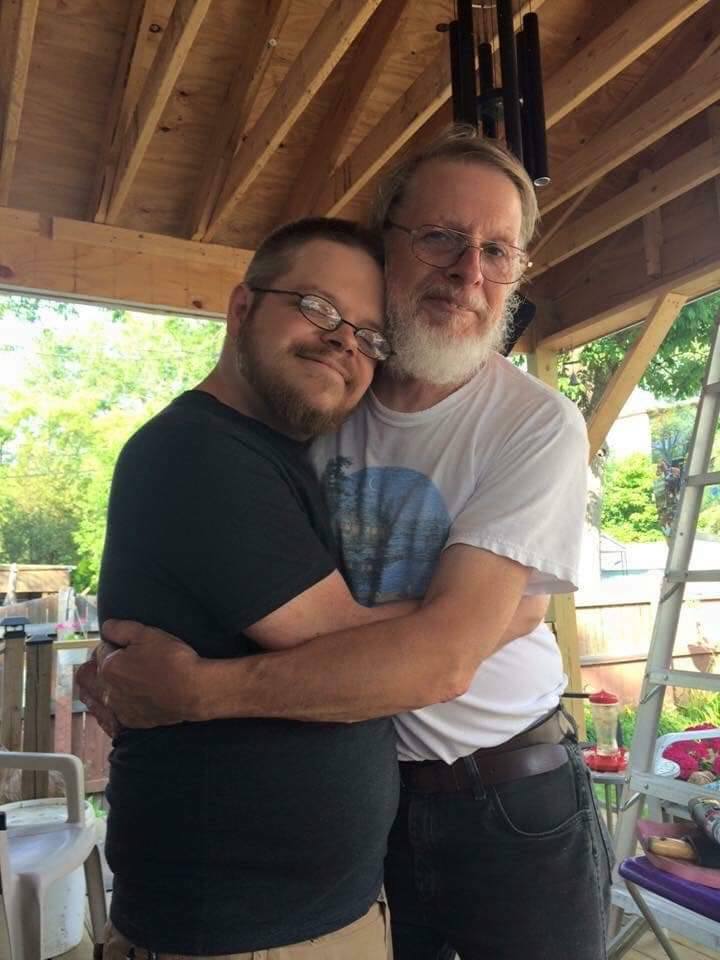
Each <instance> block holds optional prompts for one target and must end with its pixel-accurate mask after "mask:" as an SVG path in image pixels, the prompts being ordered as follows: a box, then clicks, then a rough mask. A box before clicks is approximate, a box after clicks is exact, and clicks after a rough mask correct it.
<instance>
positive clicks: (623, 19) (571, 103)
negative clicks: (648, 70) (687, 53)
mask: <svg viewBox="0 0 720 960" xmlns="http://www.w3.org/2000/svg"><path fill="white" fill-rule="evenodd" d="M706 3H707V0H640V2H638V3H635V4H633V6H631V7H630V8H629V9H628V10H626V11H625V13H624V14H623V15H622V16H620V17H618V18H617V20H615V21H614V22H613V23H612V24H611V25H610V26H609V27H608V28H607V29H606V30H603V31H602V33H599V34H598V35H597V36H596V37H595V38H594V39H593V40H591V41H590V43H588V44H587V45H586V46H585V47H584V48H583V49H582V50H581V51H580V53H578V54H577V55H576V56H574V57H573V58H572V59H571V60H569V61H568V62H567V63H566V64H565V65H564V66H563V67H561V68H560V69H559V70H558V71H557V72H556V73H555V74H553V76H552V77H551V78H550V80H549V81H548V84H547V92H546V94H545V117H546V122H547V126H548V127H552V126H554V125H555V124H556V123H559V122H560V120H562V119H563V118H564V117H566V116H567V115H568V114H569V113H571V112H572V111H573V110H575V109H576V108H577V107H578V106H579V105H580V104H581V103H583V102H584V101H585V100H587V99H588V98H589V97H590V96H592V94H593V93H595V91H596V90H599V89H600V87H602V86H603V85H604V84H606V83H608V82H609V81H610V80H612V78H613V77H615V76H617V75H618V74H619V73H621V72H622V71H623V70H624V69H625V68H626V67H627V66H629V65H630V64H631V63H633V62H634V61H635V60H637V59H638V57H641V56H642V55H643V54H644V53H646V52H647V51H648V50H649V49H650V48H651V47H653V46H655V44H656V43H658V42H659V41H660V40H662V39H663V38H664V37H666V36H667V35H668V34H669V33H672V31H673V30H675V28H676V27H678V26H679V25H680V24H681V23H683V21H685V20H687V19H688V17H691V16H692V15H693V14H694V13H696V12H697V11H698V10H700V9H701V7H703V6H704V5H705V4H706Z"/></svg>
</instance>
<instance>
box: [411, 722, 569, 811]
mask: <svg viewBox="0 0 720 960" xmlns="http://www.w3.org/2000/svg"><path fill="white" fill-rule="evenodd" d="M568 736H570V737H572V729H571V728H569V725H568V723H567V721H566V720H565V717H564V716H563V714H562V713H561V712H560V711H559V710H553V712H552V713H551V714H550V715H549V716H548V717H546V718H544V719H541V720H540V721H539V722H538V723H537V724H535V725H534V726H532V727H530V728H529V729H528V730H524V731H523V732H522V733H519V734H518V735H517V736H516V737H512V739H510V740H507V741H506V742H505V743H501V744H499V745H498V746H496V747H481V748H480V749H479V750H476V751H475V752H474V753H472V754H470V757H471V758H472V763H471V764H468V762H467V761H468V759H469V758H468V757H460V759H459V760H456V761H455V763H451V764H449V763H445V762H444V761H443V760H420V761H403V762H401V763H400V777H401V779H402V783H403V786H404V787H406V788H407V789H409V790H414V791H416V792H418V793H458V792H465V791H468V790H469V791H472V790H473V789H474V788H475V787H476V784H477V777H478V776H479V777H480V779H481V781H482V783H483V784H488V785H489V784H496V783H507V782H509V781H511V780H520V779H523V778H524V777H532V776H536V775H537V774H540V773H548V772H549V771H551V770H557V769H558V767H561V766H563V764H565V763H567V761H568V753H567V750H566V749H565V747H564V746H563V740H565V738H566V737H568Z"/></svg>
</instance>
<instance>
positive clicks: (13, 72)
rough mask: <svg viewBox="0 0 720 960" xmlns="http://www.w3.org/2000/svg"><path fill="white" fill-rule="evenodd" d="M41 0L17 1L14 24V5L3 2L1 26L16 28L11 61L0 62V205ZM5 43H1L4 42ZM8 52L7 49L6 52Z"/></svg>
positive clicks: (3, 201)
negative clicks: (17, 10)
mask: <svg viewBox="0 0 720 960" xmlns="http://www.w3.org/2000/svg"><path fill="white" fill-rule="evenodd" d="M39 5H40V0H20V10H19V13H18V15H17V20H16V21H15V22H14V23H13V18H12V14H13V12H14V11H13V10H12V7H13V4H12V3H8V4H6V10H5V11H4V15H3V20H2V23H3V26H4V27H8V28H9V27H10V26H14V27H15V35H14V44H13V49H12V52H11V57H12V59H11V61H10V62H9V63H3V64H0V73H3V74H4V77H3V79H2V81H0V90H2V100H3V103H2V104H0V109H2V111H3V117H2V118H0V121H1V122H2V140H0V204H3V205H7V203H8V200H9V197H10V185H11V183H12V174H13V167H14V166H15V154H16V153H17V146H18V141H19V139H20V121H21V119H22V112H23V106H24V105H25V89H26V87H27V79H28V73H29V70H30V57H31V54H32V43H33V36H34V34H35V24H36V22H37V15H38V7H39ZM3 46H4V44H3ZM5 52H8V51H5Z"/></svg>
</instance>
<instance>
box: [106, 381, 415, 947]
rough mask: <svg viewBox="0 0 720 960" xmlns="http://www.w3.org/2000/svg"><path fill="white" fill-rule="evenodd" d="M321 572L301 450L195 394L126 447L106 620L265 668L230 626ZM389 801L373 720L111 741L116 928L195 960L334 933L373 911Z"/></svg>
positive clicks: (312, 483)
mask: <svg viewBox="0 0 720 960" xmlns="http://www.w3.org/2000/svg"><path fill="white" fill-rule="evenodd" d="M335 567H336V562H335V555H334V545H333V541H332V535H331V533H330V529H329V525H328V522H327V518H326V511H325V507H324V505H323V503H322V500H321V496H320V492H319V488H318V486H317V483H316V480H315V477H314V475H313V473H312V470H311V468H310V466H309V464H308V462H307V461H306V458H305V449H304V447H303V446H302V445H301V444H299V443H296V442H294V441H292V440H290V439H288V438H287V437H285V436H283V435H281V434H278V433H276V432H275V431H273V430H271V429H269V428H268V427H266V426H264V425H263V424H261V423H259V422H258V421H255V420H251V419H249V418H247V417H243V416H241V415H240V414H238V413H237V412H236V411H234V410H232V409H231V408H229V407H226V406H224V405H223V404H221V403H219V402H218V401H216V400H215V399H214V398H213V397H211V396H210V395H208V394H205V393H202V392H199V391H191V392H189V393H186V394H183V395H182V396H181V397H179V398H178V399H177V400H176V401H174V402H173V403H172V404H171V405H170V406H169V407H167V408H166V409H165V410H164V411H162V412H161V413H160V414H159V415H158V416H156V417H155V418H154V419H153V420H151V421H150V422H149V423H148V424H146V425H145V426H144V427H142V428H141V429H140V430H139V431H138V433H136V434H135V436H134V437H132V438H131V439H130V441H129V442H128V443H127V445H126V446H125V448H124V449H123V451H122V453H121V455H120V458H119V460H118V464H117V467H116V470H115V476H114V479H113V487H112V493H111V497H110V506H109V513H108V533H107V540H106V544H105V553H104V556H103V564H102V570H101V575H100V590H99V593H100V615H101V618H102V619H105V618H107V617H122V618H130V619H135V620H140V621H142V622H144V623H147V624H151V625H154V626H158V627H161V628H162V629H164V630H167V631H169V632H171V633H174V634H176V635H177V636H179V637H181V638H182V639H184V640H186V641H187V642H188V643H190V644H191V645H192V646H193V647H194V648H195V649H196V650H197V652H198V653H200V654H201V655H202V656H205V657H217V658H223V657H236V656H246V655H255V654H259V655H262V653H261V652H260V651H259V649H258V648H257V647H256V646H255V644H253V642H252V641H251V640H250V639H249V638H247V637H246V636H244V634H243V630H244V629H245V628H246V627H247V626H248V625H250V624H252V623H255V622H256V621H257V620H259V619H260V618H262V617H263V616H265V615H267V614H268V613H270V612H271V611H273V610H275V609H277V608H278V607H280V606H282V605H283V604H284V603H286V602H288V601H289V600H290V599H292V597H294V596H296V595H297V594H299V593H301V592H302V591H303V590H306V589H308V588H309V587H311V586H312V585H313V584H315V583H317V582H318V581H319V580H321V579H323V578H324V577H326V576H327V575H328V574H329V573H331V572H332V570H334V569H335ZM361 680H362V678H358V682H361ZM397 790H398V784H397V764H396V756H395V741H394V734H393V730H392V727H391V723H390V721H388V720H376V721H371V722H367V723H358V724H324V723H323V724H321V723H296V722H292V721H283V720H223V721H214V722H212V723H197V724H181V725H179V726H174V727H162V728H157V729H154V730H136V731H125V732H123V733H122V734H120V736H119V737H117V739H116V740H115V742H114V749H113V752H112V754H111V771H110V783H109V787H108V798H109V802H110V806H111V811H110V817H109V823H108V841H107V854H108V860H109V862H110V865H111V867H112V869H113V871H114V872H115V887H114V893H113V902H112V907H111V917H112V920H113V923H114V924H115V926H116V927H117V928H118V929H119V930H120V931H121V932H122V933H123V934H125V936H127V937H128V938H130V939H131V940H133V941H134V942H135V943H136V944H138V945H139V946H143V947H147V948H149V949H152V950H156V951H159V952H167V953H184V954H195V955H197V954H205V955H213V954H224V953H239V952H243V951H251V950H259V949H263V948H269V947H276V946H281V945H284V944H287V943H296V942H298V941H302V940H306V939H310V938H312V937H318V936H321V935H322V934H324V933H328V932H330V931H332V930H336V929H339V928H340V927H342V926H345V925H346V924H348V923H351V922H352V921H353V920H355V919H357V918H358V917H360V916H362V915H363V914H364V913H365V912H366V911H367V910H368V909H369V907H370V905H371V904H372V903H373V901H374V900H375V899H376V898H377V895H378V892H379V888H380V885H381V882H382V867H383V857H384V854H385V846H386V838H387V833H388V831H389V828H390V825H391V823H392V819H393V816H394V813H395V809H396V805H397Z"/></svg>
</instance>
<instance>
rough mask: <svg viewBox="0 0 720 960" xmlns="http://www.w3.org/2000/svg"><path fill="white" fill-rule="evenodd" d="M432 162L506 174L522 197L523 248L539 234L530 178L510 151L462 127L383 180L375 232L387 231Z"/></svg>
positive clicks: (416, 153)
mask: <svg viewBox="0 0 720 960" xmlns="http://www.w3.org/2000/svg"><path fill="white" fill-rule="evenodd" d="M431 160H449V161H453V162H457V163H477V164H482V165H484V166H486V167H493V168H495V169H496V170H499V171H500V172H501V173H504V174H505V176H506V177H507V178H508V179H509V180H510V181H511V182H512V184H513V185H514V187H515V189H516V190H517V192H518V194H519V195H520V206H521V209H522V220H521V224H520V243H521V244H522V246H523V247H525V246H527V244H528V243H529V242H530V240H531V239H532V236H533V234H534V233H535V227H536V226H537V221H538V218H539V211H538V203H537V198H536V196H535V188H534V187H533V184H532V181H531V180H530V177H529V176H528V175H527V173H526V171H525V168H524V167H523V165H522V164H521V163H520V161H519V160H518V159H517V157H515V156H514V155H513V154H512V153H510V151H509V150H506V149H505V148H504V147H501V146H499V145H498V144H496V143H494V142H493V141H492V140H484V139H483V138H482V137H481V136H479V135H478V134H477V133H476V132H475V130H474V129H473V127H470V126H463V125H460V124H457V125H455V126H452V127H449V128H448V129H447V130H446V131H445V132H444V133H441V134H440V135H439V136H438V137H436V138H435V139H434V140H431V141H430V143H428V144H426V145H425V146H422V147H420V149H419V150H415V151H413V152H411V153H409V154H408V155H407V156H406V157H405V158H404V159H403V160H402V161H401V162H400V163H398V164H397V165H396V166H395V167H394V168H393V169H392V170H390V172H389V173H388V174H387V175H386V176H384V177H383V178H382V179H381V181H380V183H379V185H378V190H377V193H376V197H375V203H374V206H373V210H372V213H371V216H370V226H371V227H372V228H373V229H375V230H382V229H384V228H385V227H386V225H387V220H388V217H389V216H390V214H391V213H392V212H393V210H394V209H395V208H396V207H397V206H399V204H400V203H402V201H403V199H404V197H405V195H406V193H407V188H408V185H409V184H410V182H411V181H412V178H413V177H414V176H415V174H416V173H417V171H418V169H419V168H420V167H421V166H422V165H423V164H425V163H429V162H430V161H431Z"/></svg>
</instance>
